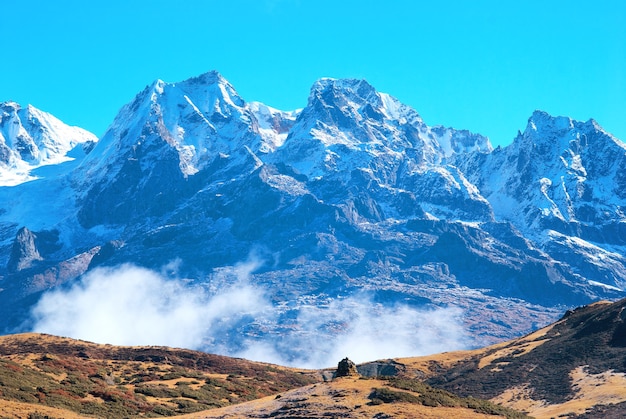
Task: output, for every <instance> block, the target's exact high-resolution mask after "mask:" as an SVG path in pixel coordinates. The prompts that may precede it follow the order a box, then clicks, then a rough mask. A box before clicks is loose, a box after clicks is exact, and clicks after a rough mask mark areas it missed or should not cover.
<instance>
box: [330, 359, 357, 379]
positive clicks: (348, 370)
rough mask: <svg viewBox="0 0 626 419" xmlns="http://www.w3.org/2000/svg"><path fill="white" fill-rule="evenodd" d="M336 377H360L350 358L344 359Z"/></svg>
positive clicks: (340, 363)
mask: <svg viewBox="0 0 626 419" xmlns="http://www.w3.org/2000/svg"><path fill="white" fill-rule="evenodd" d="M335 377H336V378H338V377H359V371H358V370H357V369H356V364H355V363H354V362H352V361H350V360H349V359H348V358H344V359H342V360H341V361H339V364H337V371H336V372H335Z"/></svg>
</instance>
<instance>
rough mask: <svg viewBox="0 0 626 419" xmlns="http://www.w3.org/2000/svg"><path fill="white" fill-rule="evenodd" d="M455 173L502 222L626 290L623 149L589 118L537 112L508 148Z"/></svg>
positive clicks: (625, 153)
mask: <svg viewBox="0 0 626 419" xmlns="http://www.w3.org/2000/svg"><path fill="white" fill-rule="evenodd" d="M460 167H461V169H462V170H464V172H465V173H466V174H467V175H468V178H469V179H470V180H471V181H473V182H474V183H475V184H476V185H477V186H478V188H479V189H480V191H481V192H482V194H483V195H484V196H485V197H486V198H487V199H488V200H489V202H490V203H491V205H492V207H493V209H494V212H495V214H496V216H497V217H498V218H499V219H502V220H508V221H511V222H512V223H513V224H514V225H515V226H516V227H517V228H519V229H520V230H521V231H522V232H523V233H524V235H525V236H526V237H529V238H532V239H534V240H535V241H536V242H537V243H539V244H540V245H541V246H542V248H543V249H544V250H546V251H549V252H550V253H551V254H553V255H554V256H555V257H557V258H558V259H562V260H563V261H564V262H566V263H569V264H571V265H573V266H576V267H577V268H576V270H577V271H579V272H580V273H581V274H583V275H585V276H593V277H595V278H596V279H597V281H598V282H600V283H605V284H607V285H610V286H615V287H618V288H620V289H624V288H626V281H625V277H624V275H623V272H625V271H624V266H626V259H624V258H623V256H622V255H624V250H626V247H625V245H626V214H625V213H624V208H626V192H625V191H626V175H625V173H626V144H624V143H623V142H621V141H620V140H618V139H617V138H615V137H613V136H612V135H611V134H609V133H607V132H605V131H604V130H603V129H602V128H601V127H600V126H599V125H598V124H597V123H596V122H595V121H594V120H589V121H587V122H580V121H574V120H572V119H571V118H568V117H553V116H551V115H549V114H547V113H545V112H541V111H536V112H535V113H533V115H532V116H531V117H530V118H529V120H528V125H527V127H526V129H525V131H524V132H523V133H519V134H518V136H517V137H516V138H515V140H514V141H513V143H512V144H511V145H510V146H508V147H505V148H502V149H498V150H495V151H494V152H492V153H491V154H489V155H485V154H480V155H478V154H477V155H475V156H474V158H473V159H468V160H465V161H463V162H461V163H460ZM616 252H617V253H616ZM581 261H584V262H581ZM592 272H593V273H592Z"/></svg>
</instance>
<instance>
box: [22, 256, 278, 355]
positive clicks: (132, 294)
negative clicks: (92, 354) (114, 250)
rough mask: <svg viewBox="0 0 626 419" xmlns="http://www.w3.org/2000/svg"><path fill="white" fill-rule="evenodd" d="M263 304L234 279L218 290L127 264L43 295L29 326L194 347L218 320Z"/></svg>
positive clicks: (231, 319)
mask: <svg viewBox="0 0 626 419" xmlns="http://www.w3.org/2000/svg"><path fill="white" fill-rule="evenodd" d="M266 308H268V303H267V302H266V300H265V298H264V296H263V293H262V292H260V290H259V289H257V288H255V287H253V286H251V285H249V284H247V283H246V282H244V281H242V280H238V281H236V282H235V284H233V285H231V286H227V287H225V288H224V289H222V290H221V292H220V293H219V294H216V295H209V294H208V293H207V292H206V291H205V290H204V289H203V288H200V287H198V286H194V285H186V284H185V283H184V282H183V281H180V280H172V279H167V278H166V277H165V276H163V275H160V274H158V273H156V272H153V271H150V270H147V269H144V268H139V267H136V266H132V265H122V266H120V267H117V268H107V269H96V270H94V271H92V272H90V273H89V274H87V275H86V276H85V277H84V278H83V279H82V281H80V282H79V283H77V284H76V285H74V286H72V287H71V288H70V289H68V290H55V291H51V292H48V293H46V294H44V295H43V297H42V298H41V299H40V301H39V302H38V304H37V305H36V306H35V308H34V310H33V317H34V319H35V326H34V330H35V331H37V332H45V333H50V334H55V335H61V336H70V337H73V338H79V339H85V340H90V341H94V342H100V343H111V344H116V345H167V346H175V347H185V348H200V347H201V346H202V344H203V340H204V339H207V338H208V339H211V338H212V334H213V333H214V332H215V333H217V332H218V331H217V330H215V329H217V328H221V327H222V326H223V324H224V323H225V322H226V323H235V322H236V321H238V320H239V319H240V318H241V317H242V316H246V315H252V316H254V315H257V314H258V313H259V312H262V311H263V310H265V309H266Z"/></svg>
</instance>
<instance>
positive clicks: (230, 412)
mask: <svg viewBox="0 0 626 419" xmlns="http://www.w3.org/2000/svg"><path fill="white" fill-rule="evenodd" d="M386 386H387V382H386V381H384V380H375V379H359V378H351V377H349V378H341V379H335V380H333V381H332V382H326V383H319V384H313V385H309V386H306V387H302V388H299V389H295V390H291V391H288V392H285V393H283V394H281V395H280V397H278V398H277V397H275V396H274V397H266V398H264V399H259V400H254V401H251V402H247V403H242V404H239V405H235V406H229V407H226V408H220V409H213V410H210V411H204V412H198V413H194V414H189V415H184V416H178V418H180V419H183V418H184V419H192V418H193V419H244V418H264V417H274V416H276V415H279V414H280V413H281V412H284V413H287V412H289V409H291V411H293V412H297V414H296V413H294V416H293V417H296V415H297V417H311V418H314V417H320V418H321V417H334V416H333V414H335V415H337V417H350V418H354V419H365V418H368V419H370V418H372V417H376V415H381V414H384V415H388V417H393V418H394V419H413V418H426V419H435V418H448V419H457V418H458V419H465V418H467V419H473V418H492V419H493V418H497V417H498V416H493V415H485V414H481V413H476V412H474V411H473V410H471V409H466V408H449V407H427V406H422V405H419V404H415V403H408V402H396V403H388V404H379V405H373V404H369V402H370V400H369V399H368V396H369V395H370V393H371V392H372V390H373V389H374V388H381V387H386ZM413 394H415V395H417V394H416V393H413ZM381 416H382V415H381ZM279 417H281V416H279ZM290 417H291V416H290Z"/></svg>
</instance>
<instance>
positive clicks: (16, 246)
mask: <svg viewBox="0 0 626 419" xmlns="http://www.w3.org/2000/svg"><path fill="white" fill-rule="evenodd" d="M35 237H36V236H35V234H34V233H33V232H32V231H30V230H29V229H27V228H26V227H22V228H21V229H20V230H19V231H18V232H17V235H16V236H15V240H14V241H13V248H12V249H11V257H10V259H9V263H8V265H7V269H8V271H9V272H18V271H21V270H22V269H26V268H30V267H31V266H33V264H34V263H35V262H37V261H41V260H43V258H42V257H41V255H40V254H39V251H38V250H37V246H35Z"/></svg>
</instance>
